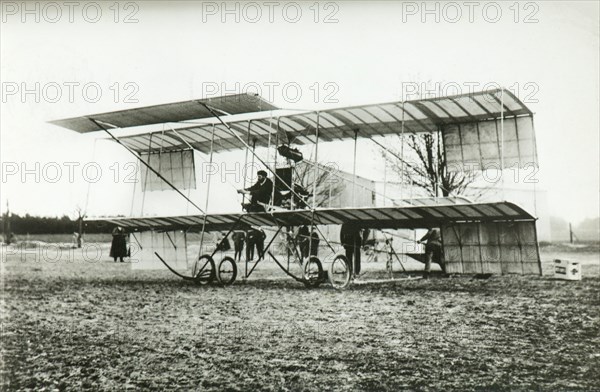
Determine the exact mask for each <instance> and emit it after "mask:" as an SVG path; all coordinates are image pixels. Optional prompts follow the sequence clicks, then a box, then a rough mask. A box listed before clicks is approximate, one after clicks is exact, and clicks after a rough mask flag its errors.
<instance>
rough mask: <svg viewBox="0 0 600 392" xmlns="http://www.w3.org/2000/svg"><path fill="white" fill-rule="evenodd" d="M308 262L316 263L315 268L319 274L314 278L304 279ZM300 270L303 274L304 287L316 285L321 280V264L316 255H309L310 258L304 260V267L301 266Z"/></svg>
mask: <svg viewBox="0 0 600 392" xmlns="http://www.w3.org/2000/svg"><path fill="white" fill-rule="evenodd" d="M310 264H316V265H317V270H318V271H319V274H318V275H317V278H316V279H311V280H308V279H306V272H307V268H308V266H309V265H310ZM302 272H303V275H304V285H305V286H306V287H311V288H312V287H318V286H319V285H320V284H321V283H322V282H323V279H322V277H323V264H321V260H319V258H318V257H317V256H310V258H309V259H308V261H307V262H306V264H304V267H303V268H302Z"/></svg>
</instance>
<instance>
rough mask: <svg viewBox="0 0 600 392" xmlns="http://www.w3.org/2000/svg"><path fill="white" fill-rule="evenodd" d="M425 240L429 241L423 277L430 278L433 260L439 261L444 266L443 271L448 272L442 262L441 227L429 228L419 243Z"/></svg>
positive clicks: (426, 245) (426, 246) (426, 247)
mask: <svg viewBox="0 0 600 392" xmlns="http://www.w3.org/2000/svg"><path fill="white" fill-rule="evenodd" d="M425 241H427V243H426V244H425V274H424V275H423V278H425V279H428V278H429V273H430V272H431V262H432V261H435V262H436V263H438V264H439V265H440V267H442V271H444V272H446V268H445V266H444V263H443V262H442V236H441V235H440V229H439V228H437V227H433V228H431V229H429V231H428V232H427V234H425V235H424V236H423V238H421V239H420V240H419V241H418V243H419V244H422V243H424V242H425Z"/></svg>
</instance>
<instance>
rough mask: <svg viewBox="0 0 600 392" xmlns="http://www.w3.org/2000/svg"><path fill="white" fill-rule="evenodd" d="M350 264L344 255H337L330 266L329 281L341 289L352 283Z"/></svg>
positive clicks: (334, 286)
mask: <svg viewBox="0 0 600 392" xmlns="http://www.w3.org/2000/svg"><path fill="white" fill-rule="evenodd" d="M350 275H351V274H350V265H349V263H348V259H347V258H346V256H344V255H337V256H336V257H335V259H333V262H332V263H331V266H330V267H329V283H331V285H332V286H333V288H335V289H338V290H341V289H344V288H346V287H347V286H348V284H350Z"/></svg>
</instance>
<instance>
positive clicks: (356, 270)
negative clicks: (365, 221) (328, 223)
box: [340, 222, 369, 276]
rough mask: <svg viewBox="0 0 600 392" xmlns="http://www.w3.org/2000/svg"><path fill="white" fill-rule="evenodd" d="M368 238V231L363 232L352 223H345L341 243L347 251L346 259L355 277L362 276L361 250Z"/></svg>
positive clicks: (341, 232)
mask: <svg viewBox="0 0 600 392" xmlns="http://www.w3.org/2000/svg"><path fill="white" fill-rule="evenodd" d="M361 232H362V233H361ZM368 237H369V230H368V229H364V230H363V229H361V228H360V227H359V226H358V225H356V224H355V223H352V222H349V223H344V224H342V227H341V228H340V242H341V243H342V245H343V246H344V249H345V250H346V258H347V259H348V263H350V266H349V267H350V269H351V271H352V275H353V276H355V275H358V274H360V248H361V246H362V244H363V242H364V241H365V240H366V239H367V238H368Z"/></svg>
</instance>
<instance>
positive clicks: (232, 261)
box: [217, 256, 237, 286]
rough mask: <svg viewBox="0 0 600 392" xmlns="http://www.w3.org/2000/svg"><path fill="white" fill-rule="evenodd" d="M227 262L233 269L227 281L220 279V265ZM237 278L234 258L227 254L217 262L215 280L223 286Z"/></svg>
mask: <svg viewBox="0 0 600 392" xmlns="http://www.w3.org/2000/svg"><path fill="white" fill-rule="evenodd" d="M225 262H228V263H230V264H231V267H232V269H233V271H232V275H231V278H230V279H229V280H227V281H223V279H221V266H222V265H223V263H225ZM236 278H237V265H236V264H235V260H233V258H231V257H229V256H225V257H223V260H221V261H220V262H219V268H218V269H217V280H218V281H219V283H220V284H222V285H223V286H229V285H231V284H233V282H235V279H236Z"/></svg>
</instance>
